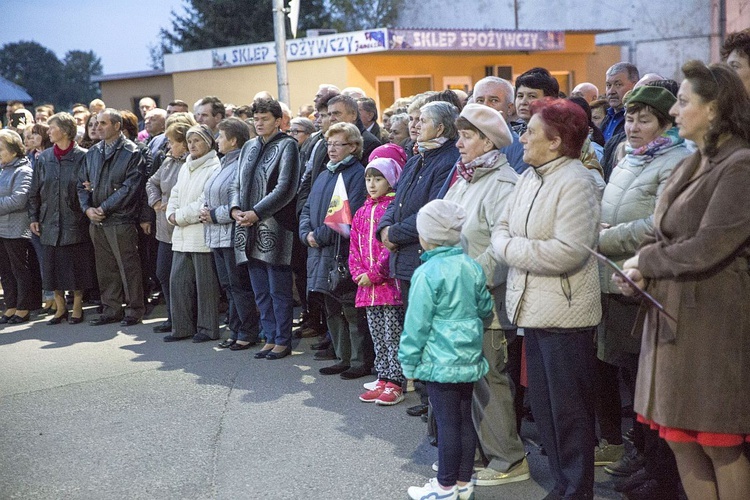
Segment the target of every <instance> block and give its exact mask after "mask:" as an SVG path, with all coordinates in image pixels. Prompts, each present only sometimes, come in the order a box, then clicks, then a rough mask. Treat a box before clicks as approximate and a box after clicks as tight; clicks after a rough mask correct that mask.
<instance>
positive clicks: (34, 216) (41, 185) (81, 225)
mask: <svg viewBox="0 0 750 500" xmlns="http://www.w3.org/2000/svg"><path fill="white" fill-rule="evenodd" d="M85 157H86V150H85V149H83V148H81V147H78V146H77V145H76V146H74V147H73V149H72V150H71V151H69V152H68V153H67V154H66V155H65V156H63V157H62V158H61V159H60V161H58V160H57V158H55V154H54V152H53V150H52V148H49V149H46V150H44V151H43V152H42V153H41V154H40V155H39V158H38V159H37V162H36V167H35V168H34V174H33V175H32V177H31V189H30V190H29V202H28V208H29V219H30V221H31V222H39V224H40V226H41V227H40V233H39V239H40V241H41V242H42V245H49V246H64V245H72V244H75V243H81V242H84V241H87V240H88V238H89V235H88V228H89V224H88V223H89V219H88V217H86V215H84V214H83V212H81V207H80V205H79V202H78V193H77V189H78V188H77V186H78V177H79V175H80V172H81V169H82V168H83V164H84V159H85Z"/></svg>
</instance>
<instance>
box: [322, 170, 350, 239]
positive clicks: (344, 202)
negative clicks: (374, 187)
mask: <svg viewBox="0 0 750 500" xmlns="http://www.w3.org/2000/svg"><path fill="white" fill-rule="evenodd" d="M323 222H324V223H325V225H326V226H328V227H330V228H331V229H333V230H334V231H336V232H337V233H339V234H341V235H343V236H344V237H346V238H348V237H349V233H350V232H351V230H352V210H351V208H350V207H349V195H348V194H347V192H346V186H345V185H344V178H343V176H342V175H341V174H339V177H338V179H336V185H335V186H334V188H333V195H331V203H329V204H328V212H327V213H326V218H325V220H324V221H323Z"/></svg>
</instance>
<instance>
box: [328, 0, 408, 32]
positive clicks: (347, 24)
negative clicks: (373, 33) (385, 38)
mask: <svg viewBox="0 0 750 500" xmlns="http://www.w3.org/2000/svg"><path fill="white" fill-rule="evenodd" d="M328 3H329V4H330V5H329V7H330V10H331V16H332V25H333V27H334V28H336V29H338V30H339V31H359V30H364V29H371V28H392V27H393V26H394V25H395V23H396V19H397V18H398V13H399V10H400V9H401V7H402V6H403V4H404V0H328Z"/></svg>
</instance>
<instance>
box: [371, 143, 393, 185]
mask: <svg viewBox="0 0 750 500" xmlns="http://www.w3.org/2000/svg"><path fill="white" fill-rule="evenodd" d="M380 147H381V148H382V147H383V146H380ZM378 149H380V148H378ZM375 151H377V149H376V150H375ZM373 153H374V151H373ZM371 168H374V169H375V170H377V171H378V172H380V173H381V174H383V177H385V180H387V181H388V184H390V185H391V187H392V188H395V187H396V183H397V182H398V178H399V177H401V166H400V165H399V164H398V162H397V161H396V160H394V159H393V158H375V159H373V160H370V163H368V164H367V166H366V167H365V172H367V170H368V169H371Z"/></svg>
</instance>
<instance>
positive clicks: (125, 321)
mask: <svg viewBox="0 0 750 500" xmlns="http://www.w3.org/2000/svg"><path fill="white" fill-rule="evenodd" d="M140 322H141V320H140V318H136V317H133V316H125V317H124V318H122V321H120V326H133V325H137V324H138V323H140Z"/></svg>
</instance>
